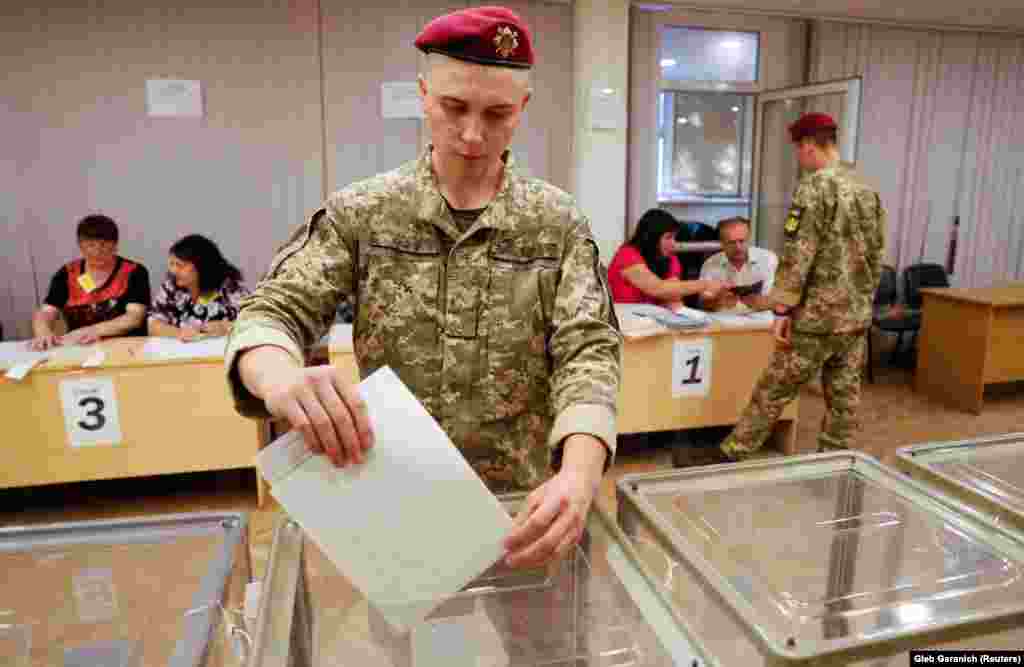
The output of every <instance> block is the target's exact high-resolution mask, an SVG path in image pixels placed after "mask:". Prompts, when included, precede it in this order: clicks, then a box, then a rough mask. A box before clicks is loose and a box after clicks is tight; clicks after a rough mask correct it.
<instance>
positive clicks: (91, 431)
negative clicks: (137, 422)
mask: <svg viewBox="0 0 1024 667" xmlns="http://www.w3.org/2000/svg"><path fill="white" fill-rule="evenodd" d="M60 401H61V405H62V406H63V408H64V430H65V432H66V433H67V434H68V444H69V445H70V446H71V447H75V448H77V447H94V446H96V445H118V444H120V443H121V440H123V436H122V435H121V415H120V411H119V409H118V405H117V397H116V395H115V394H114V381H113V380H112V379H111V378H102V377H98V378H76V379H73V380H62V381H61V383H60Z"/></svg>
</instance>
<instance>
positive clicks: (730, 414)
mask: <svg viewBox="0 0 1024 667" xmlns="http://www.w3.org/2000/svg"><path fill="white" fill-rule="evenodd" d="M624 330H625V329H624ZM700 341H703V342H704V345H706V346H709V348H710V351H711V354H710V362H711V363H710V374H709V375H708V376H707V378H706V380H707V382H708V384H707V387H706V392H705V393H703V395H680V396H674V395H673V393H674V392H673V367H674V366H675V365H682V366H683V368H682V369H677V370H676V373H677V375H680V374H681V375H682V376H684V379H688V378H689V377H692V375H693V371H694V370H695V369H694V366H693V364H692V363H691V364H689V365H688V364H687V362H688V361H691V360H692V359H693V356H688V355H685V354H684V355H680V354H679V352H677V349H678V350H680V351H685V350H686V349H687V347H689V346H691V345H692V344H694V343H697V342H700ZM774 350H775V342H774V339H773V338H772V332H771V329H770V325H765V326H764V327H759V328H753V327H743V328H731V327H725V326H722V325H721V324H717V323H716V324H713V325H712V326H711V327H710V328H708V329H702V330H699V331H694V332H673V333H665V334H660V335H651V336H644V337H633V336H630V335H629V334H628V330H627V335H626V340H625V345H624V349H623V355H622V356H623V359H622V385H621V387H620V389H619V420H618V421H619V432H620V433H646V432H651V431H667V430H681V429H689V428H700V427H704V426H731V425H733V424H735V423H736V422H737V421H738V420H739V417H740V413H742V412H743V409H744V408H745V407H746V406H747V403H748V402H749V401H750V396H751V394H752V393H753V390H754V385H755V384H756V383H757V380H758V378H760V377H761V373H762V371H764V369H765V368H766V367H767V366H768V364H769V362H770V361H771V357H772V354H773V352H774ZM696 370H697V371H699V368H698V369H696ZM680 371H681V373H680ZM799 400H800V399H799V398H796V399H794V400H793V402H791V403H790V404H789V405H788V406H786V408H785V410H783V412H782V415H781V416H780V418H779V421H778V422H777V423H776V424H775V428H774V431H773V432H772V436H771V439H770V441H769V444H770V445H771V446H773V447H775V448H776V449H778V450H780V451H782V452H783V453H784V454H796V453H798V452H797V449H796V420H797V413H798V410H799Z"/></svg>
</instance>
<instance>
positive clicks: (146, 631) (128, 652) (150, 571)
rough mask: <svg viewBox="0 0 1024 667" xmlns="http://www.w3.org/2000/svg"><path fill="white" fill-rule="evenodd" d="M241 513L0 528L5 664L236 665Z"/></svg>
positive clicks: (242, 575)
mask: <svg viewBox="0 0 1024 667" xmlns="http://www.w3.org/2000/svg"><path fill="white" fill-rule="evenodd" d="M246 525H247V520H246V517H245V515H242V514H233V513H217V514H210V513H203V514H190V515H172V516H163V517H152V518H141V519H130V520H117V521H83V522H76V523H61V524H48V525H41V526H25V527H14V528H5V529H0V572H2V573H3V576H2V581H0V665H2V666H3V667H164V666H168V667H241V666H242V665H244V664H245V660H246V659H247V655H246V654H247V645H246V637H247V634H246V632H245V630H244V627H243V626H242V623H243V620H242V616H241V611H240V610H241V605H242V601H243V599H244V594H245V585H246V583H248V581H249V574H250V564H249V556H248V544H247V540H246Z"/></svg>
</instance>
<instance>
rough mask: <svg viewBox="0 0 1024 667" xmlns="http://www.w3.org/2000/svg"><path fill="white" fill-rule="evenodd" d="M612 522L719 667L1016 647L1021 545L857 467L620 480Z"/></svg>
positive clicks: (888, 659)
mask: <svg viewBox="0 0 1024 667" xmlns="http://www.w3.org/2000/svg"><path fill="white" fill-rule="evenodd" d="M616 495H617V498H618V520H619V522H620V524H621V526H622V528H623V531H624V532H625V533H626V534H627V535H629V536H630V539H631V540H633V542H634V544H635V547H636V550H637V552H638V554H639V555H640V557H641V560H642V562H643V566H644V568H645V570H646V571H647V572H648V575H649V576H651V577H653V578H655V579H657V580H659V582H660V585H659V588H660V590H661V592H662V594H663V595H664V596H665V597H666V599H667V600H668V601H670V602H671V604H672V606H673V610H674V612H675V613H676V615H677V616H678V618H679V620H680V622H681V623H683V624H685V625H686V626H687V628H688V629H689V631H690V632H691V635H692V636H693V637H695V639H696V640H697V641H699V642H700V643H701V644H702V646H704V647H705V648H706V650H707V651H708V652H709V654H710V658H711V660H712V661H713V662H714V663H715V664H718V665H727V666H730V667H732V666H742V667H747V666H750V665H799V664H803V665H809V664H813V665H872V666H881V665H893V666H896V665H898V666H900V667H905V665H908V664H910V660H909V655H908V652H909V650H910V649H939V648H941V649H952V648H958V649H978V650H994V649H1019V648H1021V647H1024V577H1022V574H1024V545H1022V544H1021V543H1020V542H1017V541H1015V540H1013V539H1012V538H1011V537H1010V536H1009V535H1008V534H1006V533H1005V532H1003V531H999V530H997V529H995V528H994V527H993V526H991V525H989V524H986V523H984V522H981V521H978V520H976V519H975V518H974V517H972V516H970V515H968V514H964V513H962V512H960V511H958V510H957V508H956V506H955V505H954V504H952V503H948V502H946V501H944V500H943V499H942V497H941V496H939V495H938V494H935V493H934V492H933V491H932V490H931V489H929V488H928V487H926V486H924V485H922V484H919V483H918V482H915V481H913V480H911V479H909V478H908V477H907V476H905V475H902V474H901V473H899V472H898V471H896V470H893V469H890V468H887V467H885V466H883V465H882V464H880V463H879V462H878V461H876V460H875V459H873V458H871V457H868V456H865V455H862V454H858V453H853V452H837V453H829V454H812V455H806V456H799V457H788V458H778V459H769V460H759V461H754V462H748V463H741V464H730V465H716V466H706V467H700V468H691V469H685V470H677V471H671V472H665V473H649V474H639V475H627V476H624V477H623V478H621V479H620V480H619V482H618V484H617V487H616Z"/></svg>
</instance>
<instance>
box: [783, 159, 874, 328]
mask: <svg viewBox="0 0 1024 667" xmlns="http://www.w3.org/2000/svg"><path fill="white" fill-rule="evenodd" d="M885 225H886V212H885V209H884V208H883V207H882V203H881V200H880V199H879V196H878V193H877V192H876V191H875V190H873V189H871V188H870V187H868V186H867V185H866V184H865V183H864V182H863V180H862V179H861V177H860V175H859V174H857V172H855V171H854V170H853V168H852V167H850V166H849V165H846V164H843V163H836V164H833V165H830V166H828V167H825V168H824V169H820V170H818V171H816V172H813V173H810V174H807V175H805V176H804V177H803V178H801V179H800V183H799V184H798V185H797V188H796V192H795V193H794V194H793V205H792V207H791V208H790V211H789V216H788V217H787V219H786V224H785V225H784V229H785V232H786V234H785V236H786V241H785V247H784V248H783V252H782V258H781V259H780V261H779V269H778V272H777V273H776V276H775V287H774V288H773V289H772V292H771V298H772V299H773V300H774V301H775V302H777V303H784V304H786V305H787V306H793V307H795V310H794V311H793V313H792V316H793V328H794V330H796V331H803V332H805V333H819V334H830V333H851V332H855V331H863V330H864V329H866V328H868V327H869V326H870V325H871V304H872V301H873V300H874V295H875V289H876V288H877V287H878V281H879V280H880V279H881V273H882V261H883V259H884V250H885Z"/></svg>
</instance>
